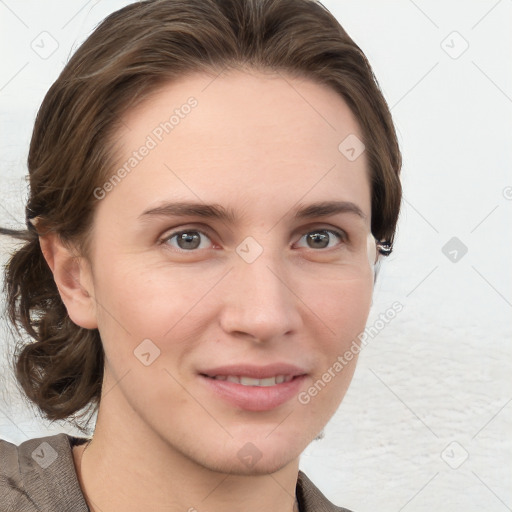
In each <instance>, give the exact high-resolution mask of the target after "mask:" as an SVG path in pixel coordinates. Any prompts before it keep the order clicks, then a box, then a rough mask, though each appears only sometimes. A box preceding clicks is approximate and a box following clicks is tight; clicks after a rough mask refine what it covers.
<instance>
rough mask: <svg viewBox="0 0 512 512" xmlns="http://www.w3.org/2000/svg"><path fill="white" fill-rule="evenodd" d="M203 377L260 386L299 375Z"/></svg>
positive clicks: (288, 380) (280, 382)
mask: <svg viewBox="0 0 512 512" xmlns="http://www.w3.org/2000/svg"><path fill="white" fill-rule="evenodd" d="M200 375H202V376H203V377H207V378H209V379H213V380H219V381H225V382H233V383H235V384H241V385H242V386H260V387H270V386H275V385H277V384H283V383H285V382H290V381H291V380H293V379H295V378H296V377H299V375H275V376H273V377H267V378H264V379H256V378H254V377H249V376H247V375H207V374H204V373H202V374H200Z"/></svg>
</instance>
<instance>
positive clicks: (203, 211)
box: [139, 201, 366, 224]
mask: <svg viewBox="0 0 512 512" xmlns="http://www.w3.org/2000/svg"><path fill="white" fill-rule="evenodd" d="M292 212H295V219H300V220H303V219H310V218H315V217H327V216H329V215H336V214H340V213H350V214H353V215H356V216H358V217H360V218H362V219H365V220H366V215H365V214H364V213H363V211H362V210H361V208H359V206H357V205H356V204H355V203H352V202H350V201H321V202H318V203H312V204H310V205H307V206H306V205H303V204H299V205H298V206H297V207H295V208H294V209H293V210H292ZM193 216H196V217H204V218H209V219H218V220H220V221H223V222H228V223H232V224H234V223H235V221H236V220H237V217H236V214H235V211H234V210H233V209H231V208H226V207H224V206H222V205H220V204H205V203H194V202H174V203H164V204H161V205H160V206H156V207H154V208H150V209H148V210H145V211H144V212H143V213H141V214H140V215H139V219H144V218H148V217H193Z"/></svg>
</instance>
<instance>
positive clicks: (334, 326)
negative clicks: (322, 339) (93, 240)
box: [311, 275, 373, 349]
mask: <svg viewBox="0 0 512 512" xmlns="http://www.w3.org/2000/svg"><path fill="white" fill-rule="evenodd" d="M372 292H373V276H370V275H368V276H365V277H364V278H360V279H351V280H347V281H335V282H333V283H331V284H329V286H327V287H325V288H324V289H323V292H322V293H318V292H317V293H316V294H315V296H316V297H317V300H316V302H314V304H315V305H314V307H312V308H311V309H312V310H313V311H314V312H315V313H316V314H317V315H318V317H319V318H320V319H321V320H322V321H323V323H324V324H325V326H326V327H328V329H327V332H328V333H329V334H330V335H331V340H332V343H333V348H338V349H339V348H340V344H342V345H345V344H347V343H349V342H351V341H352V339H354V338H356V337H357V336H358V335H359V334H360V333H361V331H363V330H364V327H365V324H366V321H367V318H368V314H369V311H370V306H371V300H372Z"/></svg>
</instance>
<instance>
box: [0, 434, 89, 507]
mask: <svg viewBox="0 0 512 512" xmlns="http://www.w3.org/2000/svg"><path fill="white" fill-rule="evenodd" d="M80 439H81V438H74V437H73V436H69V435H67V434H63V433H62V434H56V435H52V436H46V437H39V438H34V439H29V440H27V441H24V442H23V443H21V444H20V445H19V446H17V445H15V444H13V443H10V442H8V441H6V440H4V439H0V512H36V511H38V512H39V511H41V510H67V511H69V512H87V510H88V509H87V505H86V504H85V501H84V500H83V495H82V493H81V490H80V485H79V483H78V479H77V476H76V471H75V466H74V462H73V457H72V450H71V444H70V441H71V440H77V441H79V440H80ZM84 507H85V508H84Z"/></svg>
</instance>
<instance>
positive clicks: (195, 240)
mask: <svg viewBox="0 0 512 512" xmlns="http://www.w3.org/2000/svg"><path fill="white" fill-rule="evenodd" d="M202 238H206V239H207V240H210V239H209V238H208V236H207V235H206V234H205V233H203V232H202V231H198V230H195V229H187V230H184V231H176V232H174V233H171V234H170V235H168V236H166V237H165V238H164V239H162V243H164V244H168V245H171V246H172V247H175V248H176V249H179V250H181V251H193V250H194V249H208V247H207V244H206V246H205V244H204V243H203V240H202ZM172 241H175V242H176V243H175V244H174V243H172ZM210 242H211V240H210Z"/></svg>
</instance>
